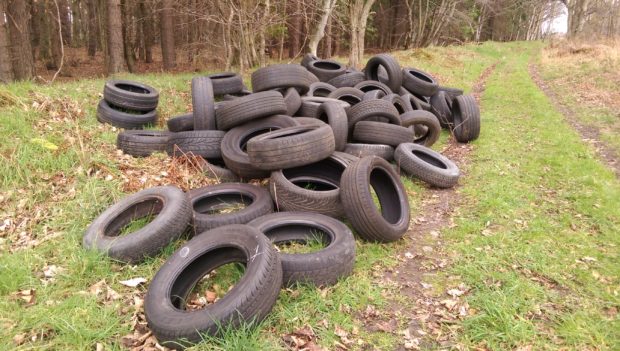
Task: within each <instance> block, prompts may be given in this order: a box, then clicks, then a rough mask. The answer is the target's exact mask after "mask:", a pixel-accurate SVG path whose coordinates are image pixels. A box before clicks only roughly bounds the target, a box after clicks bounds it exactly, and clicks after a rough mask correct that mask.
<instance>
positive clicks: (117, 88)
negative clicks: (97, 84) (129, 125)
mask: <svg viewBox="0 0 620 351" xmlns="http://www.w3.org/2000/svg"><path fill="white" fill-rule="evenodd" d="M103 99H104V100H106V101H107V102H108V104H110V105H114V106H116V107H120V108H122V109H125V110H132V111H145V112H148V111H152V110H154V109H156V108H157V103H158V102H159V92H157V90H156V89H155V88H153V87H150V86H148V85H146V84H142V83H139V82H133V81H130V80H109V81H107V82H105V85H104V87H103Z"/></svg>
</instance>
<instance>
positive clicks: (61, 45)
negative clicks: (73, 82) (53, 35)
mask: <svg viewBox="0 0 620 351" xmlns="http://www.w3.org/2000/svg"><path fill="white" fill-rule="evenodd" d="M54 5H56V19H57V20H58V37H60V65H59V66H58V71H56V73H54V77H52V80H51V81H50V84H52V83H54V81H55V80H56V77H57V76H58V74H59V73H60V71H61V70H62V65H63V63H64V62H65V46H64V44H63V43H62V22H61V21H60V8H59V7H58V1H56V0H54Z"/></svg>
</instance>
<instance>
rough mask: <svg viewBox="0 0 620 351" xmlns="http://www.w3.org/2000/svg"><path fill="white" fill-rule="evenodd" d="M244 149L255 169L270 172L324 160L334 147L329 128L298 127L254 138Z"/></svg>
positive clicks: (332, 134) (332, 136) (332, 135)
mask: <svg viewBox="0 0 620 351" xmlns="http://www.w3.org/2000/svg"><path fill="white" fill-rule="evenodd" d="M247 149H248V156H250V162H252V165H253V166H254V167H256V168H258V169H264V170H268V171H273V170H277V169H284V168H291V167H297V166H303V165H307V164H310V163H314V162H316V161H319V160H322V159H325V158H327V157H329V155H331V154H332V153H334V151H335V149H336V143H335V141H334V133H333V132H332V129H331V127H330V126H320V127H317V126H297V127H289V128H283V129H280V130H276V131H273V132H269V133H265V134H261V135H258V136H255V137H253V138H252V139H250V140H249V141H248V147H247Z"/></svg>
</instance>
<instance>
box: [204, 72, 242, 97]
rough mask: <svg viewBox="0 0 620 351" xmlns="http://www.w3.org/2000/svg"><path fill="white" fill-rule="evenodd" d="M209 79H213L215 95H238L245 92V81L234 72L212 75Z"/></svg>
mask: <svg viewBox="0 0 620 351" xmlns="http://www.w3.org/2000/svg"><path fill="white" fill-rule="evenodd" d="M207 78H209V79H211V84H213V94H214V95H218V96H221V95H226V94H237V93H240V92H241V91H243V88H244V87H243V79H241V76H240V75H238V74H237V73H234V72H222V73H215V74H210V75H208V76H207Z"/></svg>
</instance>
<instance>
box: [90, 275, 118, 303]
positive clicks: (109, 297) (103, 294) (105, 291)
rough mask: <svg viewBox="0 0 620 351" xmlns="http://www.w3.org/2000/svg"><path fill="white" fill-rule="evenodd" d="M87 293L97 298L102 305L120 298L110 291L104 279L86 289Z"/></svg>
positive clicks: (113, 291)
mask: <svg viewBox="0 0 620 351" xmlns="http://www.w3.org/2000/svg"><path fill="white" fill-rule="evenodd" d="M88 292H89V293H90V294H92V295H95V296H96V297H97V298H99V299H100V300H101V301H102V302H103V303H104V304H107V303H110V302H112V301H114V300H118V299H120V298H121V295H120V294H119V293H117V292H116V291H115V290H114V289H112V288H111V287H110V286H109V285H108V284H107V283H106V281H105V279H103V280H100V281H98V282H97V283H95V284H93V285H91V286H90V287H89V288H88Z"/></svg>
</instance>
